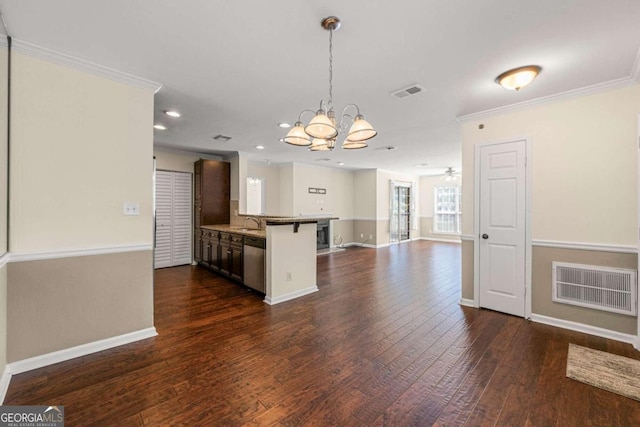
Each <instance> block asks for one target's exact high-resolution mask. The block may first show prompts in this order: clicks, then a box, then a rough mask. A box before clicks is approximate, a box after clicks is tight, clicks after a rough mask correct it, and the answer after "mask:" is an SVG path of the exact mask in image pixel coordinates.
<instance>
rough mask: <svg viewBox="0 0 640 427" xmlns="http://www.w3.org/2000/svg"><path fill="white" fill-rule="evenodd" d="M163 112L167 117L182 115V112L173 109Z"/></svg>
mask: <svg viewBox="0 0 640 427" xmlns="http://www.w3.org/2000/svg"><path fill="white" fill-rule="evenodd" d="M164 113H165V114H166V115H167V116H169V117H181V116H182V114H180V113H178V112H177V111H175V110H166V111H165V112H164Z"/></svg>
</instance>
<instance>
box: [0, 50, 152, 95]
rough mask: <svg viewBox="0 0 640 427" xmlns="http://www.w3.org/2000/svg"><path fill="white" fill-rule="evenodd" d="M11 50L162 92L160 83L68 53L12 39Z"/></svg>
mask: <svg viewBox="0 0 640 427" xmlns="http://www.w3.org/2000/svg"><path fill="white" fill-rule="evenodd" d="M11 48H12V50H14V51H15V52H19V53H21V54H24V55H28V56H32V57H34V58H38V59H43V60H45V61H49V62H52V63H54V64H58V65H62V66H65V67H69V68H72V69H75V70H79V71H84V72H87V73H89V74H93V75H95V76H99V77H104V78H107V79H109V80H113V81H116V82H119V83H125V84H128V85H132V86H138V87H141V88H144V89H150V90H152V91H153V93H156V92H158V91H159V90H160V88H161V87H162V85H161V84H160V83H157V82H154V81H151V80H147V79H143V78H142V77H137V76H134V75H132V74H127V73H124V72H122V71H118V70H115V69H113V68H109V67H105V66H104V65H99V64H95V63H93V62H89V61H86V60H84V59H80V58H76V57H74V56H71V55H67V54H66V53H61V52H56V51H54V50H51V49H47V48H44V47H40V46H37V45H35V44H33V43H29V42H26V41H23V40H17V39H13V38H12V39H11Z"/></svg>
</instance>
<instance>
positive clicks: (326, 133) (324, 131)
mask: <svg viewBox="0 0 640 427" xmlns="http://www.w3.org/2000/svg"><path fill="white" fill-rule="evenodd" d="M304 131H305V132H306V133H307V134H309V135H310V136H312V137H314V138H323V139H331V138H334V137H336V136H338V130H337V129H336V127H335V125H334V124H333V122H332V121H331V118H330V117H328V116H327V115H326V114H325V112H324V111H322V110H318V112H316V116H315V117H314V118H313V119H311V121H310V122H309V124H308V125H307V126H305V128H304Z"/></svg>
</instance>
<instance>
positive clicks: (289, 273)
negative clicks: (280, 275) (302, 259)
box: [287, 271, 291, 282]
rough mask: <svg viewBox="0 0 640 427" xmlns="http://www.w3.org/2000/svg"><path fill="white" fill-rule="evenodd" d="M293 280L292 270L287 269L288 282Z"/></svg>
mask: <svg viewBox="0 0 640 427" xmlns="http://www.w3.org/2000/svg"><path fill="white" fill-rule="evenodd" d="M290 281H291V272H289V271H287V282H290Z"/></svg>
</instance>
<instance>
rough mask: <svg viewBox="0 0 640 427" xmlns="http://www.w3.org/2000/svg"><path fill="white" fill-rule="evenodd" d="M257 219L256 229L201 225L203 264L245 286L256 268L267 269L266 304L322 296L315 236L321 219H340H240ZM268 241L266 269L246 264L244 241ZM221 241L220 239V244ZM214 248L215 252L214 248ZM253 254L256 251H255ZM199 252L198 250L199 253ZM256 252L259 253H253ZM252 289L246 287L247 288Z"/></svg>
mask: <svg viewBox="0 0 640 427" xmlns="http://www.w3.org/2000/svg"><path fill="white" fill-rule="evenodd" d="M241 216H242V217H245V218H252V219H253V221H254V223H255V225H254V227H255V228H252V227H240V226H231V225H228V224H224V225H203V226H201V227H200V228H201V233H202V238H201V249H200V251H199V252H200V254H201V257H200V259H199V260H198V259H197V260H198V262H199V263H200V264H201V265H204V266H206V267H208V268H211V269H213V270H216V271H218V272H220V273H222V274H224V275H227V276H229V277H231V278H233V279H235V280H237V281H240V282H243V283H244V282H245V277H249V276H251V274H252V273H254V271H252V269H258V270H260V269H261V268H264V291H262V290H261V289H258V288H257V287H256V286H250V287H252V288H254V289H256V290H258V291H260V292H263V293H264V294H265V298H264V301H265V302H266V303H267V304H272V305H273V304H278V303H281V302H284V301H289V300H291V299H294V298H299V297H301V296H304V295H308V294H310V293H313V292H316V291H318V286H317V278H316V255H317V251H316V238H317V235H316V231H317V223H318V220H321V219H322V220H327V219H329V220H334V219H338V218H335V217H326V216H323V217H311V216H305V217H283V216H264V215H241ZM262 238H263V239H265V241H264V248H265V253H264V265H263V266H261V265H257V264H259V263H258V262H256V261H255V260H256V259H257V258H255V257H252V258H251V260H249V259H245V258H246V257H245V256H244V251H243V250H242V249H241V248H242V242H244V241H245V240H247V239H253V241H255V239H262ZM216 239H217V240H216ZM214 248H215V249H214ZM252 251H253V249H252ZM196 253H198V250H197V249H196ZM250 253H254V252H250ZM245 262H246V264H245ZM252 277H253V276H252ZM245 284H247V283H245Z"/></svg>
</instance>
